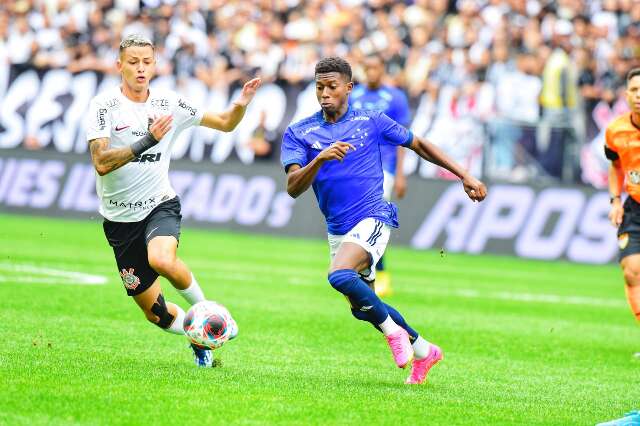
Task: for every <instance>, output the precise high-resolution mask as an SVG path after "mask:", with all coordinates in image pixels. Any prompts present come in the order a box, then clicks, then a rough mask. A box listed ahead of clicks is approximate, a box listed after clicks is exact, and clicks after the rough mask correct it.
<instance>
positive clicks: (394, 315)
mask: <svg viewBox="0 0 640 426" xmlns="http://www.w3.org/2000/svg"><path fill="white" fill-rule="evenodd" d="M384 305H385V306H386V307H387V312H389V315H390V316H391V319H392V320H393V321H394V322H395V323H396V324H398V325H399V326H400V327H402V328H404V329H405V331H406V332H407V333H409V340H411V343H413V341H414V340H416V339H417V338H418V332H417V331H415V330H414V329H413V328H411V327H410V326H409V324H407V322H406V321H405V320H404V317H403V316H402V315H400V312H398V311H396V309H395V308H394V307H393V306H389V305H387V304H386V303H385V304H384Z"/></svg>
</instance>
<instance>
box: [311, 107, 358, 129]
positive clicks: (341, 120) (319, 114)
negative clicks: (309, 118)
mask: <svg viewBox="0 0 640 426" xmlns="http://www.w3.org/2000/svg"><path fill="white" fill-rule="evenodd" d="M352 111H353V108H351V104H349V105H348V106H347V111H346V112H345V113H344V115H343V116H342V117H340V119H339V120H338V121H336V122H335V123H330V122H328V121H327V120H325V119H324V114H323V113H322V110H320V111H318V116H319V118H320V122H321V123H322V124H324V125H327V126H331V125H334V124H338V123H342V122H343V121H346V119H347V118H349V116H350V115H351V112H352Z"/></svg>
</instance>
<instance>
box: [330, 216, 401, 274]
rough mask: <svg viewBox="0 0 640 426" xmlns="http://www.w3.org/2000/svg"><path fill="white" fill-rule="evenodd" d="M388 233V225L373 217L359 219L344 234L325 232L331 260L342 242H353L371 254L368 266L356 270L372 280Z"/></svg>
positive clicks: (386, 241)
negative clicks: (361, 269)
mask: <svg viewBox="0 0 640 426" xmlns="http://www.w3.org/2000/svg"><path fill="white" fill-rule="evenodd" d="M390 234H391V227H390V226H389V225H387V224H386V223H383V222H380V221H379V220H378V219H373V218H367V219H363V220H361V221H360V222H359V223H358V224H357V225H356V226H354V227H353V229H351V231H349V232H347V233H346V234H344V235H332V234H327V238H328V240H329V254H330V255H331V260H333V258H334V257H335V255H336V253H337V252H338V249H339V248H340V245H341V244H342V243H355V244H357V245H359V246H360V247H362V248H363V249H364V250H365V251H366V252H367V253H369V255H370V256H371V265H370V266H369V268H368V269H365V270H363V271H358V272H360V275H362V276H364V277H365V278H366V279H367V280H369V281H373V280H375V279H376V264H377V263H378V261H379V260H380V258H381V257H382V255H383V254H384V250H385V249H386V248H387V244H388V243H389V235H390Z"/></svg>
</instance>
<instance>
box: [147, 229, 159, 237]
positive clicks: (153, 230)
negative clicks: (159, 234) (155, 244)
mask: <svg viewBox="0 0 640 426" xmlns="http://www.w3.org/2000/svg"><path fill="white" fill-rule="evenodd" d="M158 228H159V226H156V227H155V228H153V229H152V230H151V232H149V234H148V235H147V240H148V239H149V237H150V236H151V234H153V233H154V232H155V230H156V229H158Z"/></svg>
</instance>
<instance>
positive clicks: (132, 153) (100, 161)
mask: <svg viewBox="0 0 640 426" xmlns="http://www.w3.org/2000/svg"><path fill="white" fill-rule="evenodd" d="M172 120H173V118H172V117H171V116H170V115H165V116H163V117H160V118H159V119H157V120H155V121H154V122H153V124H151V127H149V133H148V134H147V135H145V136H143V137H142V138H140V139H138V140H137V141H136V142H134V143H133V144H131V145H130V146H123V147H122V148H112V147H111V143H110V141H109V138H97V139H92V140H90V141H89V150H90V152H91V161H92V162H93V166H94V167H95V169H96V172H98V174H99V175H100V176H104V175H106V174H107V173H111V172H112V171H114V170H117V169H119V168H120V167H122V166H124V165H125V164H127V163H128V162H129V161H131V160H133V159H134V158H136V157H137V156H138V155H140V154H142V153H143V152H144V151H146V150H148V149H149V148H151V147H153V146H155V145H157V144H158V141H159V140H160V139H162V138H163V137H164V135H166V134H167V132H168V131H169V130H170V129H171V122H172Z"/></svg>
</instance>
